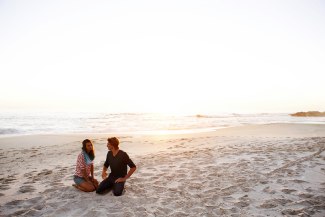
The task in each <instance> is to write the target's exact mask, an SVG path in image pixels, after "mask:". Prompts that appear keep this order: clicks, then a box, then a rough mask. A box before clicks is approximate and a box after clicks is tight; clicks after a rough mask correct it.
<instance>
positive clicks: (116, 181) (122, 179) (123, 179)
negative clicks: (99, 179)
mask: <svg viewBox="0 0 325 217" xmlns="http://www.w3.org/2000/svg"><path fill="white" fill-rule="evenodd" d="M125 181H126V178H118V179H116V180H115V183H119V182H125Z"/></svg>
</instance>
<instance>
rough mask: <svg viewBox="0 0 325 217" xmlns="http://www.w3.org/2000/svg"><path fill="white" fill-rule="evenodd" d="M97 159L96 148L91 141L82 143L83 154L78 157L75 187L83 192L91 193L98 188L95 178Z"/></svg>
mask: <svg viewBox="0 0 325 217" xmlns="http://www.w3.org/2000/svg"><path fill="white" fill-rule="evenodd" d="M94 158H95V150H94V146H93V144H92V143H91V141H90V140H89V139H85V140H84V141H83V142H82V152H81V153H80V154H79V155H78V158H77V165H76V171H75V173H74V179H73V180H74V182H75V183H76V184H74V185H73V186H74V187H76V188H78V189H79V190H81V191H85V192H91V191H95V190H96V189H97V187H98V181H97V180H96V179H95V178H94V165H93V160H94Z"/></svg>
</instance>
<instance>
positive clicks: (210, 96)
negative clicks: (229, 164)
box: [0, 0, 325, 114]
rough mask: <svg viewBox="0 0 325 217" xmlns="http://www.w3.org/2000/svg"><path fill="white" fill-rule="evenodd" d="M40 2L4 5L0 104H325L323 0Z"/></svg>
mask: <svg viewBox="0 0 325 217" xmlns="http://www.w3.org/2000/svg"><path fill="white" fill-rule="evenodd" d="M32 2H33V1H32ZM32 2H30V1H29V2H28V3H27V2H23V1H18V2H15V1H4V2H2V5H1V7H0V27H1V28H0V33H1V34H0V47H1V48H2V49H0V71H1V79H2V84H1V85H0V91H1V96H0V109H23V110H26V109H31V110H33V109H45V110H91V111H108V112H157V113H192V114H195V113H217V112H295V111H300V110H325V96H324V93H325V86H324V85H323V81H324V80H325V73H324V71H325V65H324V63H323V62H324V61H323V60H324V59H325V41H324V38H325V25H324V24H325V23H324V22H325V15H324V14H325V11H324V10H325V9H324V8H325V7H323V5H322V4H323V3H322V2H317V1H316V2H314V3H313V4H310V3H309V2H308V1H298V2H295V3H294V4H293V3H292V2H283V1H272V2H269V1H262V2H259V1H249V2H245V3H243V2H241V1H235V2H236V4H234V2H233V1H209V0H208V1H205V2H201V1H182V0H176V1H164V2H152V1H146V0H142V1H137V2H132V1H127V4H126V2H124V1H121V2H107V1H100V2H99V4H90V2H87V1H71V2H69V3H66V2H63V1H55V2H50V1H42V2H39V1H34V4H33V3H32ZM298 24H299V25H298Z"/></svg>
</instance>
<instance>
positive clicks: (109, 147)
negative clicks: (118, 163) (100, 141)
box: [107, 142, 113, 151]
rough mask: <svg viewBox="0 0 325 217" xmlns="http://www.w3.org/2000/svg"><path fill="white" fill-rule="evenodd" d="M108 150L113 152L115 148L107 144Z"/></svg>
mask: <svg viewBox="0 0 325 217" xmlns="http://www.w3.org/2000/svg"><path fill="white" fill-rule="evenodd" d="M107 148H108V150H110V151H112V148H113V146H112V145H111V144H109V142H107Z"/></svg>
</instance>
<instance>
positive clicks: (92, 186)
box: [73, 137, 136, 196]
mask: <svg viewBox="0 0 325 217" xmlns="http://www.w3.org/2000/svg"><path fill="white" fill-rule="evenodd" d="M118 145H119V140H118V139H117V138H116V137H113V138H108V139H107V148H108V150H109V152H108V153H107V157H106V161H105V163H104V166H103V172H102V178H103V181H102V182H101V183H100V184H99V185H98V181H97V180H96V179H95V178H94V165H93V160H94V158H95V149H94V146H93V144H92V143H91V141H90V140H89V139H86V140H84V141H83V142H82V152H81V153H80V154H79V155H78V159H77V165H76V171H75V174H74V179H73V180H74V182H75V183H76V184H75V185H73V186H75V187H76V188H78V189H79V190H81V191H85V192H92V191H95V190H96V193H98V194H102V193H104V192H105V191H106V190H108V189H113V193H114V195H115V196H121V195H122V192H123V189H124V184H125V181H126V180H127V179H128V178H129V177H130V176H131V175H132V174H133V173H134V171H135V170H136V166H135V164H134V163H133V162H132V160H131V159H130V158H129V156H128V154H127V153H126V152H124V151H122V150H120V149H119V146H118ZM127 166H129V167H130V170H129V172H128V173H127ZM108 167H110V169H111V173H110V174H109V176H108V177H107V169H108Z"/></svg>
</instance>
